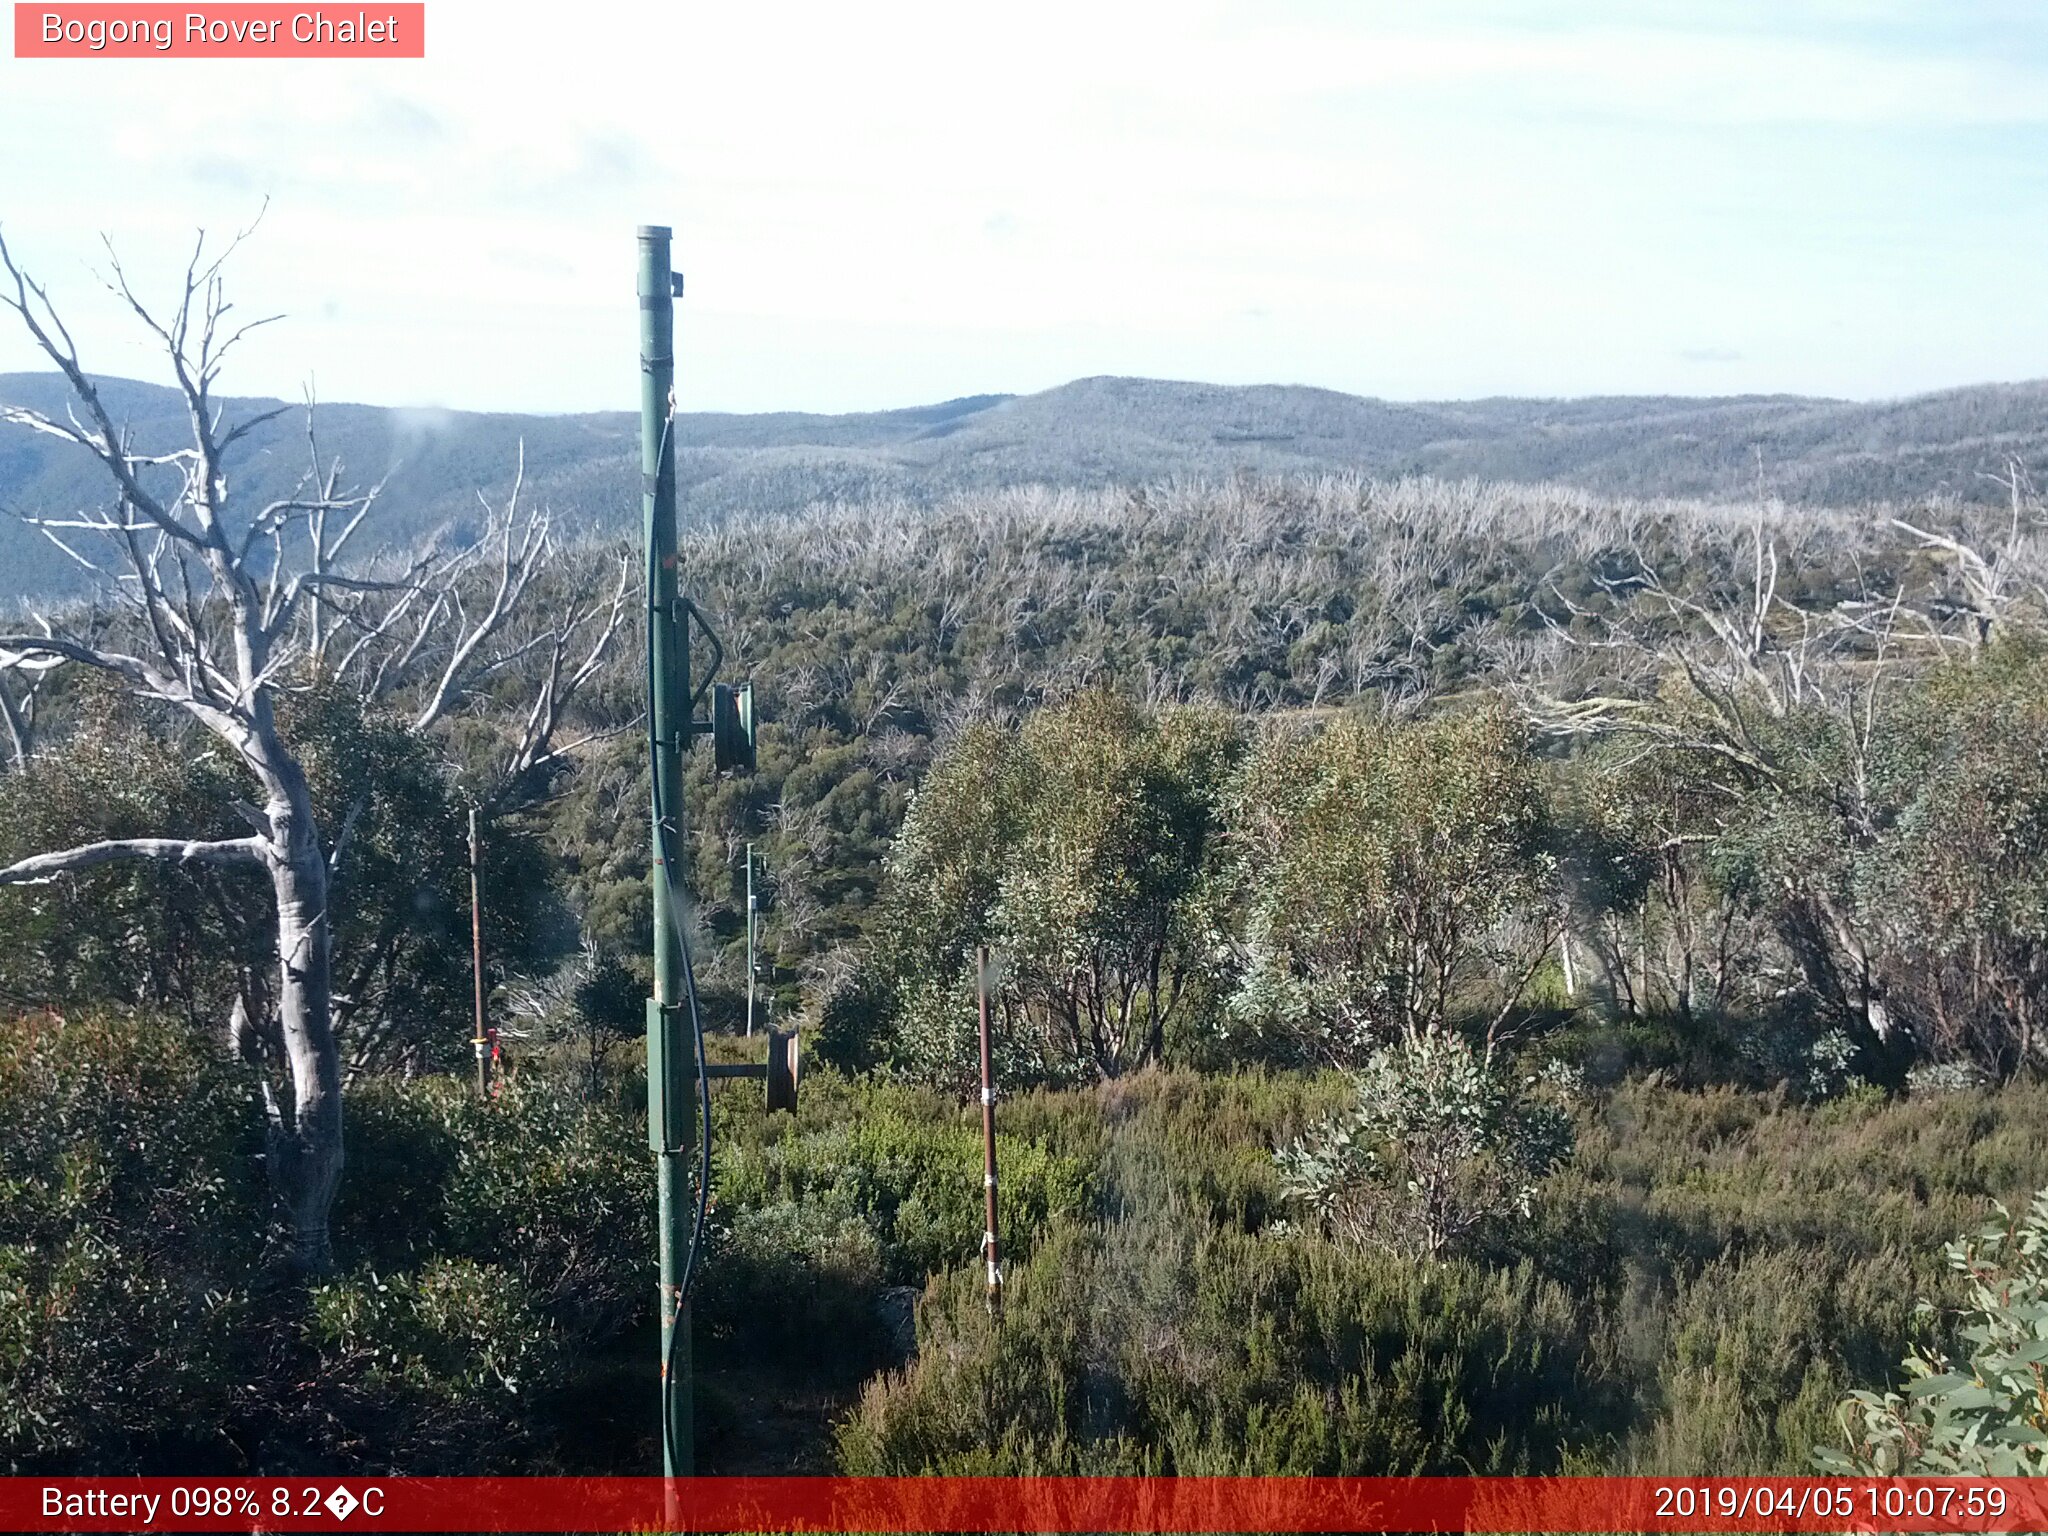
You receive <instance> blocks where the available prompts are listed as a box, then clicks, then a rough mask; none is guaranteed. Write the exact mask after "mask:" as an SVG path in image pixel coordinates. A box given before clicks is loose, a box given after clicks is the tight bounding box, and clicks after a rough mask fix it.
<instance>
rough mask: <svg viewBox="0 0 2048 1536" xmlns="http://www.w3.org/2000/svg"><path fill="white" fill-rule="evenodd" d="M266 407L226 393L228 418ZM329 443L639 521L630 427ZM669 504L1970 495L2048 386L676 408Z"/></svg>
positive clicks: (385, 536) (78, 462) (7, 466)
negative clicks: (1400, 481) (1381, 486)
mask: <svg viewBox="0 0 2048 1536" xmlns="http://www.w3.org/2000/svg"><path fill="white" fill-rule="evenodd" d="M102 388H103V392H104V397H105V399H106V400H107V402H108V404H109V406H110V407H111V409H112V410H113V412H114V414H115V415H116V417H117V418H118V419H120V420H122V421H124V422H126V423H127V424H129V426H130V427H131V428H132V430H133V432H134V435H135V440H136V442H137V443H138V444H140V445H142V446H145V447H151V448H169V447H173V446H176V445H177V444H178V442H179V440H180V435H181V433H182V432H183V429H184V413H183V409H182V406H181V405H180V403H179V402H178V399H177V397H176V396H175V395H174V394H173V393H172V392H171V391H169V390H167V389H160V388H157V387H155V386H152V385H147V384H140V383H135V382H133V381H129V380H122V379H108V380H105V381H103V385H102ZM0 401H7V402H10V403H16V404H22V405H29V406H34V407H37V408H39V409H42V410H44V411H53V412H56V413H59V414H61V412H62V410H63V408H64V403H65V402H64V398H63V391H62V389H61V381H59V380H58V379H57V378H56V377H55V376H54V375H47V374H7V375H0ZM275 403H276V402H274V401H266V400H238V401H230V402H228V408H229V410H230V413H231V414H239V413H248V412H254V411H257V410H261V409H264V408H266V407H268V406H271V405H274V404H275ZM317 424H318V428H319V440H320V451H321V454H322V456H323V458H332V457H335V456H339V457H340V458H341V459H342V460H343V461H344V462H345V463H346V465H347V466H348V470H349V473H350V475H351V477H352V478H354V479H356V480H358V481H362V482H370V481H374V480H376V479H378V478H380V477H388V485H387V490H386V495H385V501H384V506H383V509H382V511H381V512H380V514H379V517H378V519H377V524H378V534H377V536H378V537H379V538H381V539H382V540H383V541H385V542H386V543H390V544H409V543H412V542H415V541H417V540H419V539H421V538H423V537H425V536H427V535H428V534H429V533H431V532H432V531H434V530H436V529H440V528H444V527H451V526H452V527H455V528H457V529H460V527H462V526H463V525H464V524H465V523H466V522H467V521H469V520H470V519H472V518H473V517H474V516H475V513H476V497H477V494H478V492H479V491H482V492H483V493H484V494H486V495H489V496H492V497H494V498H495V497H500V496H502V495H503V494H504V492H505V490H506V488H507V487H508V486H509V484H510V481H511V477H512V471H513V466H514V463H515V461H516V458H517V455H518V452H519V449H520V445H521V443H522V442H523V444H524V447H525V454H526V466H527V478H528V484H529V485H530V487H531V488H532V490H533V492H534V494H536V495H538V496H540V497H542V498H544V499H546V500H547V501H548V502H550V503H551V504H552V505H554V507H555V508H556V509H557V510H558V512H559V513H560V514H561V515H562V518H563V521H564V523H565V524H566V525H567V526H569V527H571V528H574V529H579V530H589V531H597V532H604V531H612V532H618V531H624V530H625V529H627V528H629V527H631V526H632V525H633V523H634V522H635V520H636V519H637V515H638V507H639V497H638V490H637V482H638V462H637V452H638V448H637V440H638V419H637V417H636V416H635V415H633V414H631V413H629V412H624V411H618V412H604V413H598V414H592V415H582V416H522V415H511V414H483V413H473V412H452V411H420V410H403V409H386V408H382V407H377V406H364V405H325V404H323V405H321V406H320V407H319V408H318V412H317ZM677 442H678V445H679V447H680V449H681V454H680V463H679V471H680V476H681V480H682V484H683V488H684V511H685V516H686V517H693V518H697V519H703V520H710V521H719V520H723V519H726V518H729V517H733V516H741V515H761V514H766V515H773V514H777V513H783V512H788V511H792V510H797V509H800V508H802V507H804V506H807V505H809V504H811V503H814V502H819V501H865V500H874V499H904V500H909V501H913V502H921V501H930V500H933V499H936V498H938V497H941V496H943V495H946V494H947V493H949V492H954V491H960V490H970V489H988V488H993V487H999V486H1004V485H1014V484H1020V483H1032V482H1038V483H1045V484H1051V485H1072V486H1087V487H1093V486H1102V485H1110V484H1118V483H1125V482H1133V481H1144V480H1155V479H1161V478H1166V477H1171V476H1181V477H1188V476H1200V477H1214V476H1227V475H1230V474H1234V473H1237V472H1240V471H1250V472H1254V473H1273V472H1281V471H1308V472H1319V471H1354V472H1356V471H1364V472H1367V473H1372V474H1381V475H1399V474H1431V475H1438V476H1443V477H1448V478H1466V477H1476V478H1482V479H1489V480H1516V481H1556V482H1560V483H1563V484H1567V485H1575V486H1581V487H1584V488H1586V489H1588V490H1595V491H1603V492H1609V493H1616V494H1624V495H1683V496H1705V497H1728V496H1746V495H1749V494H1753V493H1754V492H1755V491H1756V489H1757V488H1758V486H1759V484H1761V485H1762V487H1763V488H1764V489H1765V490H1766V491H1767V492H1768V493H1770V494H1773V495H1777V496H1782V497H1784V498H1785V499H1786V500H1788V501H1793V502H1800V503H1810V504H1827V505H1845V504H1856V503H1862V502H1870V501H1880V500H1883V501H1901V502H1910V501H1914V500H1919V499H1922V498H1925V497H1928V496H1935V495H1957V496H1963V497H1968V498H1972V499H1986V498H1988V497H1990V496H1993V495H1995V494H1997V491H1996V488H1995V487H1994V486H1992V485H1991V484H1990V482H1989V481H1988V480H1986V479H1985V478H1984V476H1985V475H1986V474H1987V473H1988V472H1991V471H1995V470H1997V469H1999V468H2000V467H2001V466H2002V465H2003V464H2004V463H2005V461H2006V459H2007V458H2009V457H2013V456H2017V457H2019V458H2021V459H2022V460H2023V461H2029V462H2038V461H2040V460H2041V459H2043V458H2044V457H2048V382H2035V383H2026V384H2006V385H1982V386H1977V387H1974V388H1969V389H1959V390H1950V391H1945V392H1943V393H1940V394H1931V395H1922V396H1916V397H1914V398H1911V399H1907V400H1900V401H1889V402H1880V403H1858V402H1851V401H1842V400H1819V399H1807V398H1802V397H1798V396H1785V395H1776V396H1734V397H1725V398H1677V397H1613V398H1596V399H1583V400H1520V399H1490V400H1474V401H1462V402H1445V403H1427V402H1425V403H1415V404H1402V403H1394V402H1389V401H1383V400H1373V399H1366V398H1363V397H1360V396H1356V395H1347V394H1342V393H1339V392H1337V391H1334V390H1325V389H1312V388H1306V387H1301V386H1291V385H1259V386H1249V387H1240V386H1222V385H1211V384H1191V383H1179V382H1172V381H1165V380H1155V379H1123V378H1093V379H1081V380H1077V381H1075V382H1074V383H1071V384H1066V385H1062V386H1060V387H1059V388H1057V389H1050V390H1046V391H1044V392H1042V393H1039V394H1035V395H1023V396H1011V395H977V396H971V397H968V398H965V399H960V400H953V401H947V402H944V403H942V404H938V405H931V406H922V407H916V408H912V409H907V410H896V411H877V412H863V413H857V414H850V415H839V416H826V415H813V414H804V413H798V412H774V413H766V414H758V415H731V414H717V413H701V412H699V413H690V414H686V415H684V416H682V417H680V418H678V421H677ZM306 463H307V445H306V440H305V421H304V417H303V413H301V412H297V411H293V412H289V413H287V415H285V416H284V417H281V418H280V419H279V420H277V421H275V422H273V423H271V424H270V425H268V426H267V427H265V428H263V429H262V430H260V431H259V432H257V433H255V434H253V435H252V436H251V438H250V439H249V440H248V442H247V446H246V450H245V451H244V453H243V454H242V456H241V457H240V459H239V460H238V462H237V463H236V465H235V466H234V468H235V472H236V487H235V488H236V490H237V492H238V493H240V495H241V496H242V497H243V498H245V501H244V504H247V503H249V502H254V501H260V500H262V499H266V498H269V497H271V496H274V495H278V494H281V493H283V492H284V491H286V490H288V489H289V488H290V487H291V485H292V484H293V483H294V481H295V480H296V479H297V477H298V476H299V474H300V473H301V472H302V471H303V469H304V468H305V465H306ZM103 494H104V493H103V489H102V487H101V485H100V483H99V480H98V479H97V478H96V475H95V472H94V468H93V465H92V464H91V462H90V461H89V460H88V459H87V458H86V456H85V455H84V454H83V453H81V452H79V451H78V450H76V449H73V448H70V447H69V446H67V445H66V444H63V443H61V442H58V441H56V440H54V439H51V438H48V437H43V436H38V435H37V434H35V433H32V432H29V431H27V430H25V429H22V428H18V427H0V508H4V509H6V510H7V511H8V512H10V513H16V514H22V513H28V514H34V513H49V512H56V513H64V512H69V511H73V510H75V509H76V508H78V507H80V506H83V505H94V504H97V503H98V502H99V500H100V499H101V498H102V496H103ZM86 581H87V578H86V576H85V573H83V572H82V571H80V570H79V568H78V567H77V566H76V565H75V564H73V562H72V561H71V560H70V559H69V558H68V557H67V556H66V555H65V554H63V553H62V552H61V551H60V550H58V549H57V548H56V547H55V546H54V545H52V544H51V543H49V542H48V541H47V540H45V539H44V538H43V537H42V536H41V535H40V534H38V533H37V532H36V531H35V530H33V529H31V528H28V527H25V526H24V525H23V524H22V523H21V522H20V521H19V518H18V517H7V518H4V519H0V599H4V598H8V597H16V596H20V595H22V594H28V593H35V594H53V593H60V592H75V591H78V590H81V589H82V588H83V586H84V585H85V583H86Z"/></svg>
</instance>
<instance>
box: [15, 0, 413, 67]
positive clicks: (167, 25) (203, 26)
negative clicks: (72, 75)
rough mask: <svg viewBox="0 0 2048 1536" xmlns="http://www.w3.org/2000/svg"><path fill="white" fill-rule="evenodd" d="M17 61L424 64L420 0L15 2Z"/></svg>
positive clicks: (21, 0) (22, 0)
mask: <svg viewBox="0 0 2048 1536" xmlns="http://www.w3.org/2000/svg"><path fill="white" fill-rule="evenodd" d="M14 56H15V57H16V58H18V59H180V58H184V59H193V58H198V59H334V58H343V59H423V58H425V57H426V56H427V8H426V6H425V5H424V4H423V3H417V0H415V3H412V4H381V3H377V4H370V5H330V6H318V5H271V4H265V3H226V4H216V5H123V4H97V3H96V4H90V5H65V4H31V3H26V0H16V4H15V7H14Z"/></svg>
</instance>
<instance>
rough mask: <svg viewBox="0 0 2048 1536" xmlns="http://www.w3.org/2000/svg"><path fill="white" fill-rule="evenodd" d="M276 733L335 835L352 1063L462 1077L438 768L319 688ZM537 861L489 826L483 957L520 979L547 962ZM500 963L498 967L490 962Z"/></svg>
mask: <svg viewBox="0 0 2048 1536" xmlns="http://www.w3.org/2000/svg"><path fill="white" fill-rule="evenodd" d="M287 701H288V702H287V705H286V707H285V708H284V709H283V710H281V712H280V722H279V723H280V725H281V727H282V728H283V730H284V731H285V733H286V736H287V738H288V740H289V741H290V742H291V744H292V746H293V749H294V750H295V751H296V752H297V753H298V755H299V760H300V763H301V765H302V766H303V767H304V768H305V770H306V777H307V780H308V782H309V784H310V785H311V787H312V790H313V797H314V803H315V807H316V809H317V811H318V813H319V816H320V822H321V825H322V826H323V827H325V828H328V829H330V835H331V836H332V837H334V838H336V839H340V838H342V837H343V836H344V831H343V829H344V828H345V829H346V833H345V836H346V842H345V844H344V845H343V846H342V849H341V856H340V858H339V860H338V861H337V867H336V875H335V878H334V880H333V882H332V883H331V885H330V888H329V900H330V901H331V902H332V904H333V911H334V914H335V922H334V965H335V975H336V978H337V991H338V992H339V993H340V997H339V999H338V1000H337V1006H336V1028H337V1030H338V1032H339V1033H340V1034H341V1036H342V1038H343V1040H344V1043H345V1045H344V1048H345V1049H347V1050H348V1051H349V1052H350V1054H351V1056H353V1057H356V1058H359V1059H362V1060H365V1061H369V1060H376V1059H382V1060H385V1061H402V1062H404V1063H405V1064H407V1065H409V1066H411V1067H412V1068H414V1069H415V1070H417V1069H419V1068H421V1067H429V1066H431V1067H443V1068H445V1067H459V1066H460V1064H461V1058H462V1056H463V1054H465V1053H466V1052H467V1049H468V1046H467V1031H464V1030H462V1029H460V1028H459V1027H457V1028H453V1029H451V1028H450V1027H449V1024H448V1021H449V1020H451V1019H460V1018H462V1017H463V1016H464V1015H465V1014H466V1013H467V1012H468V1010H469V1006H470V1003H469V999H470V995H471V987H472V985H473V981H472V977H471V973H470V964H471V960H470V911H469V844H468V809H469V808H468V805H467V804H465V803H464V800H463V798H462V794H461V791H460V788H459V786H458V785H457V784H455V783H454V782H452V781H451V779H450V776H449V774H448V773H447V771H446V768H445V765H444V764H443V763H442V762H441V761H440V759H439V757H438V755H437V748H436V744H435V743H433V742H431V741H429V740H427V739H425V738H423V737H421V736H418V735H416V734H414V733H413V731H412V730H411V729H410V728H409V725H408V723H407V722H406V721H404V720H402V719H400V718H399V717H398V716H397V715H396V714H394V713H392V712H390V711H388V710H385V709H380V708H376V707H367V706H365V705H364V704H363V702H362V701H361V700H360V699H359V698H358V697H357V696H356V695H354V694H353V693H350V692H347V691H345V690H342V689H339V688H335V687H331V686H317V687H313V688H310V689H306V690H303V691H300V692H297V693H294V694H290V695H287ZM549 880H550V872H549V869H548V865H547V859H546V855H545V852H544V850H543V848H542V847H541V845H540V844H539V843H538V842H537V841H536V840H535V839H534V838H533V836H532V835H531V834H530V833H529V832H528V831H527V830H526V829H524V828H523V827H521V826H520V825H519V824H518V823H517V822H516V821H514V820H511V819H508V818H499V819H496V820H492V821H489V822H488V823H487V824H486V829H485V834H484V838H483V861H482V869H481V874H480V883H481V885H482V887H483V891H484V893H485V900H484V902H483V911H484V945H485V953H486V955H490V956H501V957H502V956H517V957H519V963H520V964H521V965H522V967H531V966H532V965H533V964H534V963H535V962H536V961H538V960H541V959H542V958H543V957H545V955H546V954H547V952H548V950H549V948H550V945H549V943H548V938H549V934H548V929H549V927H550V926H551V923H550V919H551V918H552V916H553V913H552V911H551V906H552V895H551V892H550V889H549ZM500 964H502V961H501V962H500Z"/></svg>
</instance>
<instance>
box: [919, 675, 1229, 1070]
mask: <svg viewBox="0 0 2048 1536" xmlns="http://www.w3.org/2000/svg"><path fill="white" fill-rule="evenodd" d="M1236 743H1237V736H1236V730H1235V727H1234V726H1233V724H1232V723H1231V722H1230V721H1229V720H1228V719H1227V718H1226V717H1224V716H1222V715H1221V714H1220V713H1217V712H1214V711H1208V710H1193V709H1188V710H1170V711H1162V712H1159V713H1158V714H1156V715H1155V714H1153V713H1152V712H1149V711H1146V710H1144V709H1141V708H1140V707H1138V706H1137V705H1134V704H1132V703H1130V702H1128V701H1126V700H1124V699H1122V698H1119V697H1117V696H1116V695H1114V694H1111V693H1108V692H1104V691H1100V690H1095V691H1089V692H1084V693H1080V694H1076V695H1075V696H1073V697H1072V698H1070V699H1068V700H1066V701H1065V702H1063V703H1061V704H1058V705H1054V706H1050V707H1048V708H1045V709H1042V710H1039V711H1038V712H1037V713H1035V714H1034V715H1032V717H1031V718H1030V719H1029V720H1028V721H1027V722H1026V723H1025V724H1024V725H1023V727H1022V728H1021V729H1019V730H1017V731H1015V732H1009V731H1005V730H1002V729H1001V728H999V727H996V726H993V725H981V726H977V727H975V728H973V729H971V730H969V731H968V732H967V733H966V734H965V735H964V736H963V738H962V739H961V741H960V742H959V744H958V745H957V747H956V748H955V749H954V750H953V751H952V752H949V753H948V754H947V755H946V757H945V758H944V759H942V760H941V762H940V764H939V765H938V766H937V767H935V768H934V770H933V772H932V773H931V774H930V775H929V776H928V778H927V779H926V781H925V784H924V785H923V786H922V788H921V789H920V790H919V792H918V795H917V798H916V800H915V801H914V803H913V805H912V808H911V811H910V814H909V816H908V818H907V819H906V821H905V824H904V830H903V836H902V838H901V839H900V840H899V842H898V844H897V847H896V851H895V853H894V854H893V855H892V858H891V862H890V867H889V883H888V888H887V894H886V898H885V907H884V912H885V917H884V926H883V928H882V930H881V932H882V937H881V941H880V945H881V956H880V964H881V966H882V967H883V969H884V971H885V973H886V974H887V975H889V977H890V978H891V980H892V981H893V984H894V988H895V992H896V1007H897V1010H898V1014H899V1018H900V1021H901V1023H900V1026H899V1036H898V1039H897V1041H896V1042H895V1044H894V1047H893V1051H892V1055H893V1060H894V1062H895V1064H896V1065H897V1066H898V1067H900V1068H901V1069H902V1070H904V1071H907V1072H909V1073H910V1074H912V1075H913V1076H916V1077H918V1078H920V1079H922V1080H924V1081H928V1082H935V1083H945V1084H948V1085H950V1086H953V1087H955V1088H956V1089H964V1088H965V1087H966V1086H967V1085H968V1084H969V1083H970V1082H971V1081H972V1080H973V1078H974V1075H975V1071H976V1061H977V1055H976V1050H975V1046H974V1033H973V1031H974V1028H975V1011H974V1002H973V998H974V976H973V953H974V947H975V946H976V945H977V944H982V943H987V944H990V945H993V946H994V947H996V948H997V949H999V950H1000V951H1001V953H1002V971H1001V974H1000V977H999V979H998V984H997V985H996V986H995V988H994V989H993V990H994V992H995V1007H996V1010H997V1012H998V1015H999V1028H998V1030H997V1038H998V1041H999V1044H1000V1049H1001V1054H1002V1071H1001V1073H1000V1075H1001V1078H1002V1080H1003V1081H1004V1082H1016V1081H1019V1080H1023V1081H1036V1082H1047V1081H1051V1082H1058V1081H1071V1080H1074V1079H1077V1078H1079V1077H1081V1076H1083V1075H1086V1074H1095V1075H1102V1076H1114V1075H1116V1074H1117V1073H1120V1072H1124V1071H1128V1070H1130V1069H1131V1068H1133V1067H1136V1066H1138V1065H1141V1064H1143V1063H1145V1062H1151V1061H1158V1060H1159V1059H1160V1058H1161V1057H1162V1056H1163V1055H1164V1053H1165V1042H1166V1031H1167V1026H1168V1023H1169V1021H1170V1020H1171V1019H1172V1018H1173V1017H1174V1016H1175V1014H1176V1013H1177V1012H1178V1011H1186V1010H1189V1009H1192V1008H1193V1007H1195V1006H1197V1000H1198V998H1199V997H1200V996H1201V994H1202V991H1203V987H1204V983H1205V980H1206V975H1205V972H1206V967H1207V965H1208V956H1207V954H1206V953H1205V938H1206V935H1205V932H1204V925H1203V909H1202V904H1201V900H1200V897H1201V894H1202V891H1203V886H1204V879H1205V876H1206V875H1207V874H1208V872H1209V867H1210V848H1209V845H1210V840H1211V836H1212V833H1213V831H1214V828H1215V822H1216V812H1217V804H1218V800H1219V798H1220V793H1221V788H1222V785H1223V782H1224V779H1225V776H1226V775H1227V773H1228V771H1229V766H1230V763H1231V761H1232V759H1233V757H1234V756H1235V753H1236Z"/></svg>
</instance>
